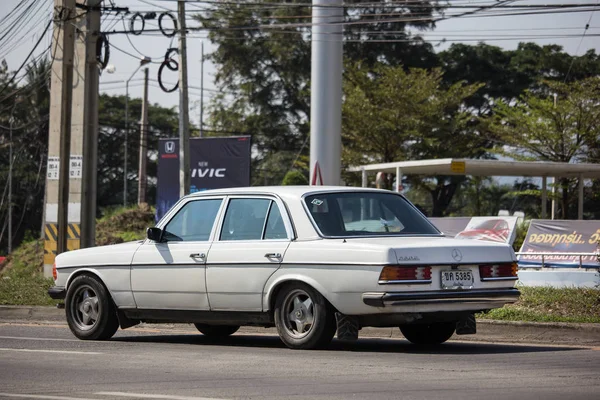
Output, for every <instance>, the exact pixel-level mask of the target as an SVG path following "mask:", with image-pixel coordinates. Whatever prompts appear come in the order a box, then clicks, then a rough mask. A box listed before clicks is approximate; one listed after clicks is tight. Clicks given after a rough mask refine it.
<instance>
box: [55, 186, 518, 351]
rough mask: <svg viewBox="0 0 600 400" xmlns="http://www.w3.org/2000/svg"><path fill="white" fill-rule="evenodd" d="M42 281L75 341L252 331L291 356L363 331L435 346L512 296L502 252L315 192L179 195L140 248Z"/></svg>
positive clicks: (396, 213)
mask: <svg viewBox="0 0 600 400" xmlns="http://www.w3.org/2000/svg"><path fill="white" fill-rule="evenodd" d="M54 280H55V286H54V287H52V288H51V289H50V290H49V295H50V296H51V297H52V298H54V299H65V310H66V318H67V321H68V324H69V327H70V328H71V331H72V332H73V334H74V335H75V336H76V337H78V338H80V339H94V340H101V339H109V338H110V337H112V336H113V335H114V334H115V332H116V331H117V329H118V328H119V327H121V328H122V329H125V328H127V327H131V326H133V325H135V324H138V323H140V322H168V323H193V324H194V325H195V326H196V328H197V329H198V330H199V331H200V332H201V333H203V334H204V335H207V336H211V337H216V338H218V337H225V336H228V335H231V334H233V333H235V332H236V331H237V330H238V329H239V327H240V326H244V325H255V326H265V327H270V326H275V327H277V331H278V333H279V336H280V337H281V340H282V341H283V343H285V345H287V346H288V347H290V348H295V349H310V348H317V347H323V346H326V345H327V344H328V343H329V342H330V341H331V340H332V338H333V337H334V335H335V334H336V332H337V336H338V338H339V339H341V340H355V339H357V338H358V335H359V331H360V330H361V328H363V327H368V326H373V327H399V329H400V330H401V331H402V333H403V334H404V336H405V337H406V339H408V340H409V341H411V342H412V343H415V344H418V345H433V344H439V343H443V342H445V341H446V340H448V339H449V338H450V337H451V336H452V335H453V334H455V333H456V334H473V333H475V331H476V326H475V318H474V313H477V312H480V311H485V310H490V309H493V308H498V307H502V306H503V305H504V304H507V303H512V302H515V301H516V300H517V299H518V297H519V291H518V290H517V289H515V288H514V285H515V282H516V280H517V263H516V257H515V254H514V252H513V250H512V248H511V247H510V246H509V245H507V244H503V243H492V242H483V241H475V240H474V241H467V240H459V239H454V238H448V237H445V236H444V235H443V234H441V233H440V232H439V231H438V230H437V229H436V228H435V226H434V225H433V224H431V223H430V222H429V220H428V219H427V218H426V217H425V216H424V215H423V214H421V212H420V211H419V210H418V209H417V208H416V207H415V206H413V205H412V204H411V203H410V202H409V201H408V200H407V199H406V198H405V197H403V196H402V195H400V194H397V193H393V192H389V191H385V190H377V189H366V188H351V187H326V186H312V187H311V186H297V187H290V186H282V187H251V188H236V189H219V190H210V191H204V192H199V193H194V194H191V195H189V196H185V197H183V198H181V199H180V200H179V202H178V203H177V204H175V206H173V207H172V209H171V210H170V211H169V212H168V213H167V214H166V215H165V216H164V217H163V218H162V219H161V221H160V222H159V223H158V224H157V225H156V226H155V227H151V228H148V231H147V238H146V239H144V240H141V241H137V242H131V243H123V244H117V245H110V246H104V247H95V248H88V249H82V250H76V251H70V252H67V253H62V254H60V255H59V256H57V257H56V264H55V266H54Z"/></svg>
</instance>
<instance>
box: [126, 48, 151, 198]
mask: <svg viewBox="0 0 600 400" xmlns="http://www.w3.org/2000/svg"><path fill="white" fill-rule="evenodd" d="M150 62H152V59H151V58H150V57H142V58H140V63H139V65H138V66H137V68H136V69H135V70H134V71H133V73H132V74H131V76H130V77H129V79H127V80H126V81H125V143H124V144H123V207H126V206H127V147H128V144H127V143H128V141H129V81H131V80H132V79H133V77H134V76H135V74H136V73H137V72H138V71H139V70H140V68H142V66H144V65H146V64H148V63H150Z"/></svg>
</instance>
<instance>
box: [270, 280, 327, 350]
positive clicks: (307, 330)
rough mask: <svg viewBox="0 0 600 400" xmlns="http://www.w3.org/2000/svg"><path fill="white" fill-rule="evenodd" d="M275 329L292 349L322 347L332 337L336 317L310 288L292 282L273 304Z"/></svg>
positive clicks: (324, 301) (316, 292)
mask: <svg viewBox="0 0 600 400" xmlns="http://www.w3.org/2000/svg"><path fill="white" fill-rule="evenodd" d="M275 326H276V327H277V332H278V333H279V337H280V338H281V341H282V342H283V343H284V344H285V345H286V346H287V347H289V348H291V349H314V348H319V347H324V346H326V345H327V344H329V343H330V342H331V339H332V338H333V335H335V329H336V325H335V317H334V313H333V309H332V307H331V306H330V305H329V304H328V303H327V300H325V298H324V297H323V296H322V295H321V294H320V293H319V292H318V291H316V290H315V289H313V288H312V287H310V286H308V285H306V284H304V283H300V282H295V283H291V284H289V285H287V286H285V287H284V288H283V289H282V290H281V291H280V292H279V295H278V296H277V299H276V301H275Z"/></svg>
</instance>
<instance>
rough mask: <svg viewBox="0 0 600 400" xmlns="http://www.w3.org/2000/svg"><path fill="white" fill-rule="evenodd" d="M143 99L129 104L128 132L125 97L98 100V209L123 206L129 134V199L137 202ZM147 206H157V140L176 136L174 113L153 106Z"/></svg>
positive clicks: (149, 112)
mask: <svg viewBox="0 0 600 400" xmlns="http://www.w3.org/2000/svg"><path fill="white" fill-rule="evenodd" d="M141 110H142V101H141V99H130V100H129V118H128V126H129V130H128V132H126V126H125V119H126V118H125V96H109V95H106V94H102V95H101V96H100V99H99V116H98V118H99V122H100V131H99V135H98V194H97V196H98V207H99V208H104V207H107V206H111V205H116V204H123V164H124V160H125V159H124V155H125V154H124V149H125V147H124V144H125V135H126V133H127V152H128V156H127V182H128V184H127V199H128V203H133V202H135V201H136V199H137V188H138V185H137V179H138V165H139V147H140V128H139V123H138V122H137V121H139V120H140V115H141ZM148 122H149V126H148V132H149V134H148V155H149V157H148V169H147V174H148V189H147V190H148V193H147V199H148V203H150V204H154V201H155V200H154V199H155V193H156V187H155V186H154V185H153V184H152V182H154V181H155V180H154V179H153V178H155V177H156V167H157V158H156V157H150V156H151V155H153V154H154V155H155V154H157V148H158V138H159V137H173V136H176V135H177V133H176V132H177V129H178V128H177V127H178V116H177V112H176V111H175V110H174V109H169V108H164V107H161V106H159V105H157V104H151V105H150V107H149V110H148Z"/></svg>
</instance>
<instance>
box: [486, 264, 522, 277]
mask: <svg viewBox="0 0 600 400" xmlns="http://www.w3.org/2000/svg"><path fill="white" fill-rule="evenodd" d="M517 269H518V268H517V263H511V264H484V265H480V266H479V276H480V277H481V280H486V279H517Z"/></svg>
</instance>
